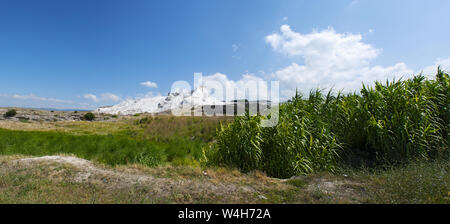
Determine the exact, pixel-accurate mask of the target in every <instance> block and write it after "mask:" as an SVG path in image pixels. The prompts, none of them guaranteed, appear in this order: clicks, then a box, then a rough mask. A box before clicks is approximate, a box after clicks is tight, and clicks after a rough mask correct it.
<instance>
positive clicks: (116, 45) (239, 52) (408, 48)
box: [0, 0, 450, 108]
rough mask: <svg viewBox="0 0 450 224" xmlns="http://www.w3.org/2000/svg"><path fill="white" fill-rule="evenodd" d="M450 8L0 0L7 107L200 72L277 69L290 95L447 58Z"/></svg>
mask: <svg viewBox="0 0 450 224" xmlns="http://www.w3.org/2000/svg"><path fill="white" fill-rule="evenodd" d="M449 11H450V1H448V0H430V1H422V0H417V1H415V0H394V1H392V0H390V1H384V0H377V1H373V0H328V1H325V0H319V1H301V0H296V1H288V0H284V1H275V0H274V1H266V0H254V1H242V0H241V1H237V0H236V1H235V0H227V1H215V0H214V1H212V0H210V1H206V0H198V1H194V0H189V1H188V0H180V1H170V0H169V1H149V0H148V1H147V0H134V1H118V0H108V1H106V0H105V1H100V0H97V1H94V0H89V1H88V0H77V1H71V0H64V1H62V0H52V1H49V0H40V1H34V0H11V1H10V0H0V79H1V82H0V107H1V106H27V107H54V108H95V107H97V106H102V105H111V104H115V103H117V102H119V101H120V100H123V99H127V98H134V97H142V96H144V95H146V94H149V95H151V94H153V95H157V94H163V95H164V94H166V93H167V92H169V91H170V87H171V85H172V83H173V82H174V81H177V80H186V81H189V82H192V81H193V73H194V72H202V73H203V75H205V76H207V78H210V79H213V80H218V79H220V80H225V82H229V83H230V85H232V86H237V87H239V86H240V83H242V82H245V80H248V79H256V80H264V81H266V80H280V88H281V94H282V95H283V96H284V97H288V96H289V95H290V94H292V91H293V90H295V88H300V89H302V90H305V91H306V90H307V89H309V88H313V87H328V86H330V85H331V86H334V87H337V88H346V87H349V88H350V89H351V88H356V86H357V85H359V84H360V82H361V81H365V82H371V81H372V80H373V79H384V78H390V77H394V76H395V77H399V76H405V75H408V74H405V73H414V72H418V71H421V70H423V69H425V70H432V69H433V68H434V67H435V66H436V65H437V64H442V65H443V66H444V67H445V66H448V67H449V68H450V53H449V52H450V43H449V40H448V37H449V36H450V29H449V28H450V19H448V12H449ZM336 57H337V58H336ZM322 62H323V63H322ZM322 65H324V66H322ZM318 66H320V67H321V68H320V69H319V68H318ZM144 83H146V85H145V84H144Z"/></svg>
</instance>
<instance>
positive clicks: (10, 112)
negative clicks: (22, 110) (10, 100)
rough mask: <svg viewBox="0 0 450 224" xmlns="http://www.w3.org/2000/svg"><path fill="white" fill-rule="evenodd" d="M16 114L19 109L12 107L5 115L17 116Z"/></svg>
mask: <svg viewBox="0 0 450 224" xmlns="http://www.w3.org/2000/svg"><path fill="white" fill-rule="evenodd" d="M16 114H17V111H16V110H14V109H11V110H8V111H7V112H6V114H5V117H14V116H16Z"/></svg>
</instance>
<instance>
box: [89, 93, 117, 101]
mask: <svg viewBox="0 0 450 224" xmlns="http://www.w3.org/2000/svg"><path fill="white" fill-rule="evenodd" d="M83 98H85V99H88V100H92V101H94V102H97V103H98V102H100V101H114V102H118V101H121V100H122V98H120V97H119V96H117V95H115V94H112V93H102V94H101V95H100V97H97V96H96V95H94V94H84V95H83Z"/></svg>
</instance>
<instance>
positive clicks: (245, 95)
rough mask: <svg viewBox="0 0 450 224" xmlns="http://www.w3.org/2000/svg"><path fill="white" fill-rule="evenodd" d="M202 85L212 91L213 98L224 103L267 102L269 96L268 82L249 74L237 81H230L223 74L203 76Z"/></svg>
mask: <svg viewBox="0 0 450 224" xmlns="http://www.w3.org/2000/svg"><path fill="white" fill-rule="evenodd" d="M201 85H202V86H205V87H207V88H209V89H210V90H211V96H213V97H214V98H216V99H219V100H223V101H230V100H235V99H249V100H267V99H268V95H269V94H268V90H269V88H268V85H267V81H266V80H264V79H262V78H260V77H258V76H255V75H253V74H248V73H247V74H244V75H242V77H241V79H239V80H237V81H234V80H230V79H228V77H227V75H225V74H222V73H216V74H213V75H209V76H203V78H202V82H201ZM269 98H270V97H269Z"/></svg>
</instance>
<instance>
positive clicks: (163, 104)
mask: <svg viewBox="0 0 450 224" xmlns="http://www.w3.org/2000/svg"><path fill="white" fill-rule="evenodd" d="M223 104H224V102H222V101H220V100H217V99H216V98H214V97H212V96H210V94H209V92H208V90H207V88H203V87H200V88H197V89H195V90H193V91H189V90H186V89H179V90H176V91H173V92H171V93H169V94H168V96H155V97H145V98H140V99H133V100H125V101H123V102H121V103H119V104H117V105H114V106H111V107H100V108H98V109H97V112H99V113H105V114H121V115H132V114H138V113H162V112H167V111H173V110H177V109H181V108H189V109H191V108H197V107H202V106H204V105H223Z"/></svg>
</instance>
